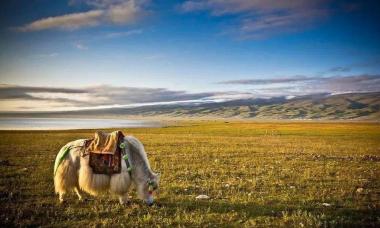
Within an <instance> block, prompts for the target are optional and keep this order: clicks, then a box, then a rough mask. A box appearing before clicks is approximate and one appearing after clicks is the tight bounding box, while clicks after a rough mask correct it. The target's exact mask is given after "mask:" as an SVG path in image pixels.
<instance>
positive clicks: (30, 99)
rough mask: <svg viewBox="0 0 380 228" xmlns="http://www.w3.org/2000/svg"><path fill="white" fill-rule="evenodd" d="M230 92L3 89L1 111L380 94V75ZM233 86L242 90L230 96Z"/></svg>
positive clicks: (251, 83) (256, 84)
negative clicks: (317, 95)
mask: <svg viewBox="0 0 380 228" xmlns="http://www.w3.org/2000/svg"><path fill="white" fill-rule="evenodd" d="M218 84H220V85H228V89H229V90H230V91H219V92H218V91H217V92H203V93H190V92H186V91H175V90H168V89H164V88H138V87H115V86H107V85H101V86H92V87H83V88H76V89H70V88H56V87H31V86H17V85H0V111H3V112H4V111H65V110H80V109H100V108H112V107H136V106H144V105H163V104H179V103H193V104H194V103H206V102H221V101H228V100H239V99H251V98H273V97H296V96H303V95H312V94H321V93H323V94H341V93H363V92H380V75H353V76H345V77H338V76H336V77H304V76H295V77H287V78H274V79H246V80H232V81H223V82H219V83H218ZM233 85H240V86H245V88H244V89H241V88H240V89H239V90H235V91H231V88H232V86H233Z"/></svg>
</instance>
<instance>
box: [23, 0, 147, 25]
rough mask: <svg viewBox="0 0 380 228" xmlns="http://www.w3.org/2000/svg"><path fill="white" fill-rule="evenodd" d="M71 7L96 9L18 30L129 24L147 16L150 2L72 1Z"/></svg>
mask: <svg viewBox="0 0 380 228" xmlns="http://www.w3.org/2000/svg"><path fill="white" fill-rule="evenodd" d="M70 4H71V5H74V4H86V5H87V6H89V7H93V8H94V9H92V10H89V11H87V12H80V13H70V14H65V15H60V16H53V17H47V18H41V19H39V20H36V21H33V22H31V23H28V24H26V25H23V26H21V27H19V28H17V29H18V30H19V31H22V32H31V31H40V30H46V29H54V28H57V29H66V30H75V29H79V28H83V27H92V26H96V25H100V24H107V23H108V24H128V23H132V22H134V21H136V20H137V19H138V18H140V17H142V16H143V15H144V14H145V7H146V5H147V4H148V1H145V0H123V1H115V0H113V1H112V0H111V1H110V0H108V1H106V0H103V1H99V0H94V1H70Z"/></svg>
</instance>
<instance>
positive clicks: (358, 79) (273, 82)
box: [218, 75, 380, 97]
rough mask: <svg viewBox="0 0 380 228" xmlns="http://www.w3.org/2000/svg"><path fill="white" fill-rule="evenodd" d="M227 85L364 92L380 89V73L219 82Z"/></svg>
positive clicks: (271, 90) (283, 91)
mask: <svg viewBox="0 0 380 228" xmlns="http://www.w3.org/2000/svg"><path fill="white" fill-rule="evenodd" d="M218 84H225V85H245V86H247V87H249V88H250V89H251V90H252V92H253V93H254V94H256V95H259V96H260V95H261V96H267V97H273V96H300V95H309V94H318V93H328V94H340V93H363V92H379V91H380V75H352V76H344V77H343V76H333V77H305V76H294V77H284V78H272V79H242V80H230V81H222V82H218Z"/></svg>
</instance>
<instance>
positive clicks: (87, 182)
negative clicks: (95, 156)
mask: <svg viewBox="0 0 380 228" xmlns="http://www.w3.org/2000/svg"><path fill="white" fill-rule="evenodd" d="M84 141H85V140H84V139H82V140H76V141H73V142H70V143H68V144H67V146H71V148H72V149H71V150H70V152H69V153H68V154H67V156H66V157H65V159H64V160H63V161H62V163H61V164H60V165H59V167H58V169H57V172H56V174H55V176H54V186H55V192H56V193H57V194H59V200H60V201H61V202H63V200H64V195H65V194H66V193H67V192H69V191H74V192H76V194H77V195H78V197H79V200H81V199H82V196H81V193H80V192H81V191H85V192H87V193H89V194H91V195H93V196H97V195H98V194H100V193H105V192H109V193H111V194H113V195H117V196H118V197H119V201H120V203H122V204H123V203H126V201H127V200H128V195H127V194H128V190H129V188H130V186H131V185H132V184H134V185H135V187H136V189H137V191H138V195H139V198H141V199H143V200H145V201H146V202H149V200H152V199H149V198H150V197H151V195H150V194H149V190H148V184H147V182H148V181H149V180H150V181H152V182H151V183H153V184H154V185H155V186H156V187H158V182H159V175H157V174H155V173H154V172H153V171H152V170H151V168H150V165H149V161H148V159H147V156H146V153H145V150H144V146H143V145H142V144H141V142H140V141H139V140H137V139H136V138H134V137H131V136H128V137H124V142H125V143H126V145H127V146H126V148H125V152H126V154H127V155H128V157H129V162H130V164H131V166H132V172H131V174H129V173H128V171H127V166H126V164H125V162H124V161H123V160H122V169H121V173H118V174H113V175H105V174H94V173H93V172H92V169H91V167H90V166H89V156H81V155H82V151H83V145H84Z"/></svg>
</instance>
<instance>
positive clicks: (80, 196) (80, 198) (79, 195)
mask: <svg viewBox="0 0 380 228" xmlns="http://www.w3.org/2000/svg"><path fill="white" fill-rule="evenodd" d="M74 192H75V193H76V194H77V196H78V199H79V201H82V200H83V197H82V195H81V194H80V191H79V188H78V187H75V188H74Z"/></svg>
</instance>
